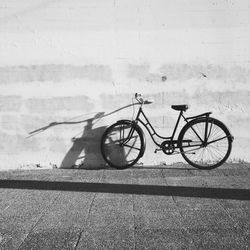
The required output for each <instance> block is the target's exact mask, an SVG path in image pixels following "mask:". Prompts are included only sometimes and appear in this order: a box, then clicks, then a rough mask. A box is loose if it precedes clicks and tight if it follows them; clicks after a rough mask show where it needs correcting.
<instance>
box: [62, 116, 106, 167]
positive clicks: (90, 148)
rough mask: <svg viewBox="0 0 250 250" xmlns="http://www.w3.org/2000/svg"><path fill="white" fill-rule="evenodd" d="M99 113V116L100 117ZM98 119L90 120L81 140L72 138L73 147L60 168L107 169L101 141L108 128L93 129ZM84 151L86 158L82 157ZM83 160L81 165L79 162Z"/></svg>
mask: <svg viewBox="0 0 250 250" xmlns="http://www.w3.org/2000/svg"><path fill="white" fill-rule="evenodd" d="M99 114H100V113H98V114H97V115H99ZM95 119H96V118H95V117H93V118H91V119H88V120H87V121H86V122H87V124H86V126H85V127H84V129H83V134H82V136H81V137H79V138H72V141H73V145H72V147H71V148H70V150H69V151H68V152H67V154H66V155H65V157H64V159H63V161H62V163H61V166H60V168H83V169H86V168H87V169H100V168H104V167H105V162H104V160H103V158H102V155H101V153H100V149H99V148H100V141H101V137H102V134H103V133H104V131H105V129H106V127H105V126H102V127H98V128H95V129H93V125H94V124H93V122H94V120H95ZM83 151H84V156H81V154H82V152H83ZM79 160H81V163H77V161H79Z"/></svg>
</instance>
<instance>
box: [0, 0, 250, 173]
mask: <svg viewBox="0 0 250 250" xmlns="http://www.w3.org/2000/svg"><path fill="white" fill-rule="evenodd" d="M0 10H1V11H0V139H1V140H0V149H1V151H0V152H1V153H0V169H6V168H16V167H23V166H27V165H32V166H36V165H37V166H42V167H50V166H52V165H57V166H58V167H72V165H77V166H79V164H82V167H86V168H96V167H97V168H99V167H102V166H103V164H104V163H103V160H102V158H101V155H100V152H99V139H100V136H101V135H102V133H103V131H104V129H105V128H106V127H107V126H108V125H109V124H111V123H112V122H114V121H116V120H117V119H120V118H131V117H132V114H133V108H132V107H131V106H130V107H128V108H124V109H121V110H120V111H119V112H115V113H113V114H111V115H108V116H105V117H104V118H102V119H99V118H98V117H100V112H104V113H105V114H109V113H112V112H113V111H115V110H117V109H120V108H122V107H125V106H126V105H128V104H131V97H132V96H133V95H134V93H135V92H140V93H143V94H144V96H146V97H148V98H151V99H154V101H155V102H154V104H152V105H151V106H147V107H145V110H146V112H147V113H148V115H149V118H150V120H151V121H152V123H153V124H154V125H155V126H156V127H157V131H159V132H160V133H166V134H168V133H169V132H170V131H171V129H172V128H173V125H174V121H175V119H176V116H177V113H176V112H175V111H173V110H171V109H170V105H171V104H183V103H187V104H190V109H189V110H188V113H187V115H190V116H191V115H195V114H198V113H201V112H205V111H213V116H214V117H216V118H219V119H221V120H222V121H223V122H225V123H226V124H227V125H228V127H229V128H230V130H231V131H232V133H233V135H234V136H235V142H234V144H233V152H232V155H231V158H230V161H239V160H240V161H249V160H250V156H249V149H250V146H249V145H250V135H249V129H250V125H249V124H250V123H249V121H250V112H249V111H250V105H249V104H250V101H249V93H250V85H249V81H250V64H249V62H250V51H249V44H250V35H249V34H250V20H249V17H250V4H249V2H248V1H236V0H235V1H219V0H215V1H198V0H191V1H174V0H173V1H160V0H157V1H153V0H152V1H151V0H148V1H144V0H138V1H132V0H131V1H130V0H128V1H124V0H119V1H118V0H112V1H111V0H104V1H93V0H86V1H80V0H71V1H67V0H61V1H57V0H54V1H52V0H51V1H48V0H36V1H34V0H32V1H27V0H13V1H7V0H2V1H1V2H0ZM163 76H166V80H165V81H164V80H163V79H162V77H163ZM98 114H99V115H98ZM102 114H103V113H102ZM55 122H57V123H55ZM33 131H36V133H33V134H32V136H31V134H29V133H30V132H33ZM72 138H74V139H73V140H72ZM147 142H148V144H147V150H146V154H145V156H144V157H143V158H142V159H141V162H142V163H144V164H159V163H163V162H164V163H172V162H178V161H181V160H182V159H181V158H180V157H179V156H171V157H167V156H165V155H164V154H163V153H158V154H156V155H155V154H154V153H153V151H154V149H155V147H154V145H153V144H152V143H151V142H150V139H149V138H147Z"/></svg>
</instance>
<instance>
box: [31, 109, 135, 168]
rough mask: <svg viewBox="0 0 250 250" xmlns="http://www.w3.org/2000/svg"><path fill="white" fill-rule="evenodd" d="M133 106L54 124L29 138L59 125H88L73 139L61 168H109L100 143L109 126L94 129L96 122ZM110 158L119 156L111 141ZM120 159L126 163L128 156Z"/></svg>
mask: <svg viewBox="0 0 250 250" xmlns="http://www.w3.org/2000/svg"><path fill="white" fill-rule="evenodd" d="M133 105H137V104H129V105H126V106H123V107H121V108H119V109H116V110H114V111H112V112H109V113H107V114H105V112H98V113H96V115H95V116H93V117H91V118H89V119H86V120H81V121H64V122H52V123H50V124H49V125H47V126H44V127H42V128H39V129H36V130H34V131H31V132H30V133H29V136H28V137H27V138H29V137H32V136H35V135H37V134H39V133H41V132H44V131H45V130H47V129H49V128H51V127H53V126H58V125H63V124H64V125H65V124H67V125H73V124H79V123H86V125H85V126H84V127H83V132H82V134H81V136H80V137H78V138H75V137H73V138H72V139H71V141H72V142H73V144H72V146H71V148H70V149H69V150H68V151H67V153H66V155H65V156H64V157H63V160H62V162H61V163H60V166H59V168H63V169H70V168H77V169H93V170H94V169H103V168H106V167H107V164H106V162H105V161H104V159H103V157H102V154H101V150H100V142H101V137H102V135H103V133H104V131H105V129H106V128H107V126H99V127H97V128H94V125H95V122H96V121H98V120H100V119H102V118H104V117H107V116H110V115H112V114H114V113H117V112H119V111H121V110H123V109H126V108H129V107H131V106H133ZM108 148H109V152H108V155H109V157H116V156H117V155H118V152H117V147H116V146H115V144H114V143H113V142H112V141H111V140H110V141H109V142H108ZM119 159H120V160H122V161H124V163H125V162H126V156H125V154H124V153H123V152H119Z"/></svg>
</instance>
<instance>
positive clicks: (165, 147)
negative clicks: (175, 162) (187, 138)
mask: <svg viewBox="0 0 250 250" xmlns="http://www.w3.org/2000/svg"><path fill="white" fill-rule="evenodd" d="M161 148H162V151H163V152H164V153H165V154H167V155H171V154H173V153H174V150H175V146H174V144H173V143H172V142H169V141H164V142H163V143H162V144H161Z"/></svg>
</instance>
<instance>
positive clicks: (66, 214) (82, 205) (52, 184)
mask: <svg viewBox="0 0 250 250" xmlns="http://www.w3.org/2000/svg"><path fill="white" fill-rule="evenodd" d="M0 176H1V177H0V249H4V250H6V249H53V250H54V249H60V250H61V249H119V250H120V249H250V236H249V234H250V181H249V177H250V165H249V164H231V165H223V166H221V167H220V168H218V169H215V170H211V171H200V170H196V169H194V168H191V167H189V166H185V165H182V166H181V165H176V166H166V167H134V168H131V169H127V170H121V171H118V170H114V169H107V170H92V171H91V170H60V169H54V170H25V171H20V170H19V171H6V172H0Z"/></svg>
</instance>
